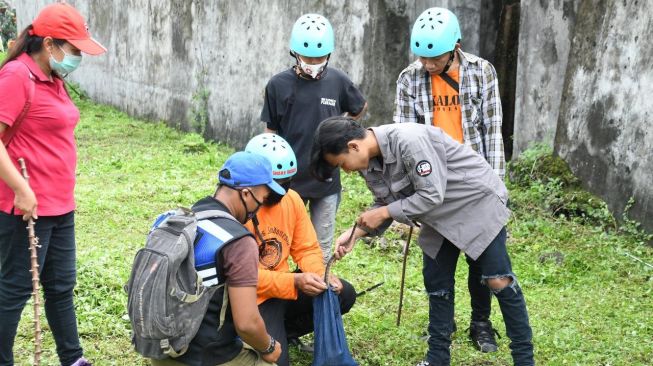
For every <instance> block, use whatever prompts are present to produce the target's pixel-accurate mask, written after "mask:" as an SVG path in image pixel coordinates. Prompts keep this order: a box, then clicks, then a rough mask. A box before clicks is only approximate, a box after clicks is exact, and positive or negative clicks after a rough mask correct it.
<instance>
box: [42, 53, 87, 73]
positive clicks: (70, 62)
mask: <svg viewBox="0 0 653 366" xmlns="http://www.w3.org/2000/svg"><path fill="white" fill-rule="evenodd" d="M59 49H60V50H61V51H62V52H63V53H64V57H63V60H62V61H61V62H59V61H57V60H55V59H54V57H53V56H52V53H51V54H50V68H51V69H52V70H54V71H56V72H57V73H58V74H60V75H62V76H65V75H68V74H70V73H71V72H73V71H75V70H76V69H77V68H78V67H79V64H80V63H81V62H82V56H76V55H69V54H67V53H66V51H64V50H63V48H61V47H59Z"/></svg>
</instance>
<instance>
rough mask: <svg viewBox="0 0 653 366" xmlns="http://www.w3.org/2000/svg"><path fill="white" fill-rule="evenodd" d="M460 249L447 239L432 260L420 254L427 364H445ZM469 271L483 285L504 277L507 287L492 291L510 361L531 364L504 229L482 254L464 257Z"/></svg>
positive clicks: (520, 298)
mask: <svg viewBox="0 0 653 366" xmlns="http://www.w3.org/2000/svg"><path fill="white" fill-rule="evenodd" d="M459 254H460V249H458V248H457V247H456V246H454V245H453V244H452V243H451V242H449V241H448V240H445V241H444V243H443V244H442V248H441V249H440V251H439V252H438V254H437V256H436V258H435V259H433V258H431V257H429V256H427V255H426V254H424V255H423V261H424V268H423V270H422V271H423V274H424V287H425V288H426V291H427V293H428V295H429V327H428V331H429V335H430V337H429V350H428V352H427V353H426V359H427V360H428V361H429V363H430V364H431V365H437V366H440V365H449V364H450V362H451V359H450V351H449V346H450V345H451V333H452V331H453V313H454V298H455V294H454V283H455V279H454V276H455V272H456V264H457V262H458V255H459ZM467 263H469V266H470V272H472V270H473V271H474V272H478V273H481V279H482V282H483V285H484V286H485V285H486V282H487V281H488V280H489V279H492V278H503V277H507V278H510V279H512V282H511V283H510V285H508V286H507V287H505V288H502V289H499V290H492V292H493V293H494V295H495V296H496V298H497V300H498V302H499V307H500V308H501V314H502V315H503V321H504V323H505V325H506V333H507V335H508V338H510V341H511V342H510V349H511V352H512V359H513V362H514V364H515V365H517V366H530V365H534V364H535V361H534V360H533V343H532V338H533V333H532V331H531V327H530V325H529V322H528V311H527V310H526V301H525V299H524V295H523V294H522V290H521V288H520V287H519V283H518V282H517V277H516V276H515V274H514V273H513V271H512V265H511V263H510V257H509V256H508V252H507V250H506V229H505V228H503V229H502V230H501V232H500V233H499V234H498V235H497V236H496V238H494V240H493V241H492V243H490V245H489V246H488V247H487V249H485V251H484V252H483V254H481V256H480V257H479V258H478V259H477V260H476V261H473V260H471V259H470V258H469V257H467Z"/></svg>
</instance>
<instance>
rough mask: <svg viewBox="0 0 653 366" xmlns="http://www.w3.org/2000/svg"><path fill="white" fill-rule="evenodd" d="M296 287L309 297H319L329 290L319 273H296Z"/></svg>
mask: <svg viewBox="0 0 653 366" xmlns="http://www.w3.org/2000/svg"><path fill="white" fill-rule="evenodd" d="M295 287H297V289H299V291H301V292H303V293H305V294H306V295H308V296H317V295H319V294H321V293H322V292H324V290H326V289H327V286H326V284H325V283H324V279H322V276H320V275H318V274H317V273H295Z"/></svg>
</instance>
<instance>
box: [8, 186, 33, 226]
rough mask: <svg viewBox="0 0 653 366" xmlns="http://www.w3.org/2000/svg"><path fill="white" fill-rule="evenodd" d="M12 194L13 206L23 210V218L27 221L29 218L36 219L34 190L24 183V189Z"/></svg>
mask: <svg viewBox="0 0 653 366" xmlns="http://www.w3.org/2000/svg"><path fill="white" fill-rule="evenodd" d="M14 194H15V198H14V207H15V208H17V209H19V210H20V211H22V212H23V220H25V221H27V220H29V219H30V218H34V220H36V219H38V215H37V214H36V206H37V205H38V202H36V195H34V191H32V189H31V188H30V187H29V186H28V185H25V188H24V189H21V190H17V191H15V192H14Z"/></svg>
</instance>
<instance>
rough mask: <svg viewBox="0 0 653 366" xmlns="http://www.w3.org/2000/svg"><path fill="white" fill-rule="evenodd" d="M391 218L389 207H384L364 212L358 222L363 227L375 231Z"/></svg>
mask: <svg viewBox="0 0 653 366" xmlns="http://www.w3.org/2000/svg"><path fill="white" fill-rule="evenodd" d="M389 218H390V213H389V212H388V207H387V206H383V207H378V208H374V209H371V210H369V211H365V212H363V213H362V214H361V215H360V216H358V219H357V220H356V222H357V223H358V225H360V226H362V227H365V228H368V229H372V230H373V229H376V228H378V227H379V226H381V224H383V223H384V222H385V221H386V220H387V219H389Z"/></svg>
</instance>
